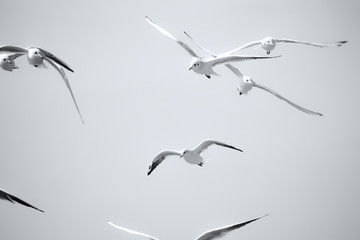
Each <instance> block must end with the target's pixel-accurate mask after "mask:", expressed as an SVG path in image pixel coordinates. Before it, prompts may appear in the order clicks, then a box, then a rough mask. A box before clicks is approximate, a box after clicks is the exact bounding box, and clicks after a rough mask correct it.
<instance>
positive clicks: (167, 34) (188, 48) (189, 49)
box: [145, 17, 199, 58]
mask: <svg viewBox="0 0 360 240" xmlns="http://www.w3.org/2000/svg"><path fill="white" fill-rule="evenodd" d="M145 19H146V21H147V22H148V23H150V24H151V25H152V26H153V27H155V28H156V29H157V30H159V31H160V32H161V33H162V34H164V35H166V36H168V37H169V38H171V39H172V40H174V41H176V42H177V43H178V44H179V45H180V46H182V47H183V48H184V49H185V50H186V51H187V52H188V53H189V54H190V55H191V56H193V57H196V58H199V56H198V55H196V53H195V52H194V51H193V50H192V49H191V48H190V47H189V46H188V45H186V44H185V43H183V42H182V41H180V40H178V39H177V38H175V37H174V36H173V35H171V34H170V33H169V32H167V31H166V30H165V29H163V28H161V27H160V26H158V25H157V24H156V23H154V22H153V21H152V20H151V19H150V18H148V17H145Z"/></svg>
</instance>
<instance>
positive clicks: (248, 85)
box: [184, 32, 323, 116]
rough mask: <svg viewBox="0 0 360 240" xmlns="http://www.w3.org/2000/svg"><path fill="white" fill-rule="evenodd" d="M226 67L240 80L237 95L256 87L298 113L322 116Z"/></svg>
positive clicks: (233, 68)
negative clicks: (293, 108) (285, 103)
mask: <svg viewBox="0 0 360 240" xmlns="http://www.w3.org/2000/svg"><path fill="white" fill-rule="evenodd" d="M184 33H185V35H186V36H188V37H189V38H190V40H191V41H192V42H193V43H194V44H195V45H196V46H198V47H199V48H200V49H202V50H204V51H206V52H208V53H209V54H211V55H212V56H216V55H215V54H214V53H212V52H210V51H209V50H207V49H206V48H204V47H203V46H202V45H200V44H198V43H197V42H196V41H195V40H194V39H193V38H192V37H191V36H190V35H189V34H188V33H186V32H184ZM225 66H226V67H228V68H229V69H230V70H231V71H232V72H233V73H234V74H235V75H236V76H238V77H239V78H240V80H239V85H238V88H237V89H238V91H239V94H240V95H242V94H247V93H248V92H249V91H250V90H251V89H252V88H253V87H257V88H260V89H262V90H265V91H267V92H269V93H271V94H273V95H274V96H276V97H278V98H280V99H281V100H284V101H285V102H287V103H288V104H290V105H291V106H293V107H295V108H297V109H299V110H300V111H303V112H305V113H308V114H312V115H317V116H322V115H323V114H321V113H318V112H314V111H311V110H309V109H306V108H303V107H301V106H299V105H297V104H295V103H293V102H291V101H290V100H288V99H286V98H284V97H283V96H281V95H280V94H278V93H277V92H275V91H274V90H272V89H270V88H268V87H266V86H263V85H260V84H258V83H256V82H254V81H253V80H252V79H251V77H249V76H244V75H243V74H242V73H241V72H240V71H239V70H238V69H237V68H236V67H234V66H232V65H231V64H225Z"/></svg>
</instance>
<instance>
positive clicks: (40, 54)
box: [0, 46, 84, 123]
mask: <svg viewBox="0 0 360 240" xmlns="http://www.w3.org/2000/svg"><path fill="white" fill-rule="evenodd" d="M3 51H4V52H14V53H17V54H19V53H20V54H21V53H22V54H26V55H27V59H28V61H29V64H30V65H33V66H34V67H36V68H37V67H43V68H47V67H46V65H45V63H44V60H45V61H47V62H48V63H49V64H51V65H52V66H53V67H54V68H55V69H56V71H58V72H59V74H60V75H61V77H62V78H63V80H64V82H65V84H66V86H67V88H68V89H69V92H70V94H71V97H72V99H73V102H74V104H75V107H76V109H77V111H78V113H79V116H80V118H81V121H82V123H84V120H83V117H82V115H81V113H80V109H79V107H78V105H77V102H76V100H75V96H74V93H73V91H72V89H71V86H70V82H69V80H68V78H67V76H66V74H65V72H64V69H63V68H62V67H64V68H66V69H67V70H69V71H70V72H74V71H73V70H72V69H71V68H70V67H69V66H68V65H67V64H66V63H65V62H64V61H62V60H61V59H60V58H58V57H56V56H55V55H53V54H52V53H50V52H48V51H46V50H44V49H41V48H36V47H27V48H22V47H17V46H0V52H3Z"/></svg>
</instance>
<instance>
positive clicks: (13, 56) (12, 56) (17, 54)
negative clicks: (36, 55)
mask: <svg viewBox="0 0 360 240" xmlns="http://www.w3.org/2000/svg"><path fill="white" fill-rule="evenodd" d="M23 55H25V53H14V54H10V55H8V57H9V59H10V60H11V61H14V60H15V59H17V58H18V57H20V56H23Z"/></svg>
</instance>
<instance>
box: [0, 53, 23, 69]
mask: <svg viewBox="0 0 360 240" xmlns="http://www.w3.org/2000/svg"><path fill="white" fill-rule="evenodd" d="M24 54H25V53H12V54H6V53H2V54H0V67H1V68H2V69H4V70H6V71H10V72H11V71H12V70H13V69H18V68H19V67H18V66H16V65H15V62H14V60H15V59H16V58H18V57H20V56H22V55H24Z"/></svg>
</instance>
